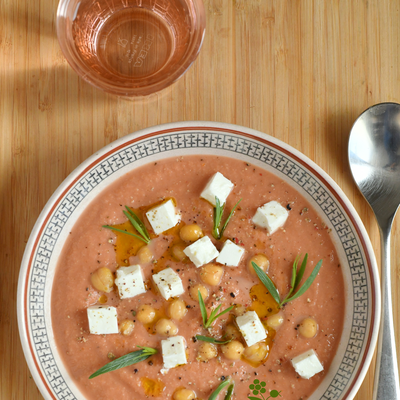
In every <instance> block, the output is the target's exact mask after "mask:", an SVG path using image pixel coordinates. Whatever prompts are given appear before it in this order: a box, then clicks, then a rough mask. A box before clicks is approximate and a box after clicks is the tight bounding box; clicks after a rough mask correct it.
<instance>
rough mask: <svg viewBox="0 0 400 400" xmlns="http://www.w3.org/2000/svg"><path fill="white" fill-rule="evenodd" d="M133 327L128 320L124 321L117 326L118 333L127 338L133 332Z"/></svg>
mask: <svg viewBox="0 0 400 400" xmlns="http://www.w3.org/2000/svg"><path fill="white" fill-rule="evenodd" d="M134 327H135V324H134V323H133V321H131V320H130V319H124V320H123V321H122V322H121V324H120V326H119V331H120V332H121V333H122V334H123V335H124V336H129V335H130V334H132V332H133V328H134Z"/></svg>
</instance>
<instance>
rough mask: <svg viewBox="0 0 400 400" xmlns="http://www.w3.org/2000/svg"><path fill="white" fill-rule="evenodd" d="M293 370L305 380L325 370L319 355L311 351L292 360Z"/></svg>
mask: <svg viewBox="0 0 400 400" xmlns="http://www.w3.org/2000/svg"><path fill="white" fill-rule="evenodd" d="M292 365H293V368H294V369H295V370H296V372H297V373H298V374H299V375H300V376H301V377H302V378H303V379H310V378H311V377H313V376H314V375H315V374H318V373H319V372H321V371H323V370H324V367H323V366H322V364H321V362H320V361H319V359H318V356H317V353H316V352H315V351H314V350H313V349H311V350H308V351H306V352H305V353H303V354H300V355H299V356H297V357H295V358H293V359H292Z"/></svg>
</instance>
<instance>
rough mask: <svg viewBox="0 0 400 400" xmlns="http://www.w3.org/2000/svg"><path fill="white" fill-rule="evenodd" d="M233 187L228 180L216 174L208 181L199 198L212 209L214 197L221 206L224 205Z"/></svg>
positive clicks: (218, 173)
mask: <svg viewBox="0 0 400 400" xmlns="http://www.w3.org/2000/svg"><path fill="white" fill-rule="evenodd" d="M233 186H234V185H233V183H232V182H231V181H230V180H229V179H227V178H225V177H224V176H223V175H222V174H221V173H220V172H217V173H216V174H214V175H213V176H212V177H211V179H210V180H209V181H208V183H207V185H206V187H205V188H204V190H203V191H202V192H201V195H200V197H202V198H203V199H206V200H207V201H209V202H210V203H211V204H212V205H213V206H214V207H215V205H216V204H215V197H218V199H219V202H220V203H221V206H222V205H223V204H225V201H226V199H227V197H228V196H229V193H230V192H231V190H232V188H233Z"/></svg>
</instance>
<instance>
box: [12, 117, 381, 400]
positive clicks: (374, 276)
mask: <svg viewBox="0 0 400 400" xmlns="http://www.w3.org/2000/svg"><path fill="white" fill-rule="evenodd" d="M190 131H193V132H194V131H207V132H210V133H211V132H220V133H224V132H225V133H229V134H232V135H238V136H239V137H242V138H245V139H248V140H249V139H252V140H253V141H256V142H261V143H263V144H264V145H266V146H268V147H272V148H273V149H275V150H277V151H279V152H281V153H283V154H285V155H286V156H288V157H289V158H291V159H294V160H295V161H296V162H298V163H300V164H301V165H302V166H304V167H305V169H306V170H307V171H308V172H309V173H311V175H312V176H315V177H317V178H318V180H319V181H321V182H322V183H323V184H324V185H325V187H326V188H327V190H328V191H329V192H330V193H331V194H333V195H334V196H335V198H336V200H337V201H338V202H339V203H340V205H341V207H342V208H343V209H344V210H345V211H346V214H347V216H348V217H349V219H350V220H351V222H352V224H353V226H354V228H355V230H356V232H357V235H358V238H359V239H360V242H361V244H362V249H363V251H364V254H365V258H366V261H367V267H368V271H369V277H370V280H371V282H370V284H371V290H372V307H371V308H372V309H371V324H370V329H369V332H367V334H368V338H367V340H366V346H365V349H364V351H363V356H362V360H361V362H360V363H359V367H358V370H357V372H356V373H355V374H353V377H352V380H351V382H350V385H349V387H348V389H347V391H346V393H345V395H344V397H342V399H346V400H351V399H353V397H354V396H355V395H356V393H357V391H358V389H359V388H360V386H361V384H362V382H363V379H364V377H365V375H366V373H367V371H368V368H369V365H370V362H371V360H372V357H373V353H374V349H375V345H376V341H377V337H378V331H379V321H380V314H381V297H380V284H379V274H378V268H377V265H376V260H375V256H374V251H373V248H372V245H371V242H370V240H369V237H368V234H367V232H366V229H365V227H364V225H363V223H362V221H361V219H360V217H359V216H358V214H357V212H356V210H355V208H354V207H353V205H352V204H351V202H350V200H349V199H348V198H347V197H346V195H345V194H344V192H343V191H342V190H341V188H340V187H339V186H338V185H337V184H336V183H335V181H334V180H333V179H332V178H331V177H330V176H329V175H328V174H327V173H326V172H325V171H324V170H323V169H322V168H320V167H319V166H318V165H317V164H315V163H314V162H313V161H312V160H310V159H309V158H308V157H306V156H305V155H304V154H302V153H301V152H300V151H298V150H296V149H294V148H293V147H291V146H290V145H288V144H286V143H284V142H282V141H281V140H279V139H276V138H274V137H272V136H269V135H267V134H264V133H262V132H260V131H257V130H253V129H250V128H246V127H243V126H239V125H234V124H227V123H222V122H211V121H210V122H209V121H186V122H175V123H168V124H162V125H157V126H153V127H149V128H145V129H142V130H139V131H137V132H133V133H131V134H128V135H127V136H124V137H122V138H120V139H118V140H116V141H114V142H112V143H110V144H108V145H107V146H105V147H103V148H102V149H100V150H99V151H97V152H95V153H94V154H93V155H92V156H90V157H89V158H87V159H86V160H85V161H84V162H82V163H81V164H80V165H79V166H78V167H77V168H76V169H75V170H74V171H72V172H71V173H70V175H69V176H68V177H67V178H66V179H65V180H64V181H63V182H62V183H61V184H60V186H59V187H58V188H57V189H56V190H55V191H54V193H53V195H52V196H51V197H50V199H49V200H48V201H47V203H46V205H45V206H44V208H43V210H42V212H41V213H40V215H39V217H38V219H37V221H36V223H35V225H34V227H33V229H32V232H31V234H30V237H29V240H28V243H27V245H26V248H25V252H24V255H23V259H22V262H21V269H20V274H19V281H18V292H17V314H18V327H19V333H20V339H21V343H22V347H23V351H24V355H25V359H26V361H27V364H28V367H29V369H30V371H31V373H32V377H33V378H34V380H35V383H36V384H37V386H38V388H39V390H40V392H41V393H42V395H43V396H44V397H45V398H46V399H47V398H48V399H56V398H55V397H54V396H53V392H52V390H51V389H50V388H49V386H48V383H47V381H46V378H45V377H44V376H43V373H42V371H41V370H40V368H39V361H38V359H37V355H35V352H34V349H33V345H32V341H33V338H32V337H31V336H30V334H29V323H28V310H27V301H28V299H27V297H28V295H27V292H28V286H29V282H28V279H29V272H30V270H31V268H32V260H33V256H34V254H35V251H36V248H37V245H38V241H39V238H40V236H41V234H42V232H43V230H44V228H45V225H46V223H47V222H48V220H49V218H50V217H51V216H52V214H53V212H54V210H55V207H56V206H57V204H58V203H59V202H60V201H61V200H62V199H63V198H64V197H65V196H66V194H67V193H68V191H69V190H70V189H71V188H72V187H73V185H74V183H75V182H77V180H78V179H79V178H80V177H82V176H83V174H85V173H87V172H88V171H89V170H90V169H91V168H93V167H94V166H95V165H98V164H99V163H100V162H101V161H102V160H104V159H106V158H107V157H108V156H110V155H111V154H112V153H115V152H116V151H118V150H121V149H123V148H126V147H128V146H129V145H131V144H134V143H136V142H140V141H142V140H144V139H148V138H155V137H160V136H163V135H166V134H171V133H179V132H180V133H184V132H185V133H187V132H190Z"/></svg>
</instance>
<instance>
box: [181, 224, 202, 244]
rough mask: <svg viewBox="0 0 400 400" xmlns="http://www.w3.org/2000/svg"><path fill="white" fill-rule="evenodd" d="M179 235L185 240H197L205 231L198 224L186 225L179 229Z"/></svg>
mask: <svg viewBox="0 0 400 400" xmlns="http://www.w3.org/2000/svg"><path fill="white" fill-rule="evenodd" d="M179 236H180V237H181V239H182V240H183V241H185V242H195V241H196V240H197V239H200V238H201V237H202V236H203V231H202V229H201V228H200V227H199V226H198V225H197V224H190V225H185V226H183V227H182V228H181V230H180V231H179Z"/></svg>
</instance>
